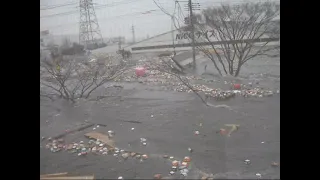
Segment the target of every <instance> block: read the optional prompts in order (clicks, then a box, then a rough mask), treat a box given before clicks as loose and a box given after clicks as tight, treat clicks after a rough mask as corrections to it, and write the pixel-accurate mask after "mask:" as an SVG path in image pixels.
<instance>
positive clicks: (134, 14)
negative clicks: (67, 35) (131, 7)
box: [46, 9, 160, 29]
mask: <svg viewBox="0 0 320 180" xmlns="http://www.w3.org/2000/svg"><path fill="white" fill-rule="evenodd" d="M150 11H153V12H154V11H159V10H158V9H152V10H148V11H142V12H133V13H127V14H123V15H119V16H112V17H108V18H101V19H100V20H99V21H100V22H101V21H102V20H110V19H114V18H121V17H125V16H136V15H146V14H143V13H145V12H150ZM154 15H160V14H150V15H148V16H154ZM74 24H78V22H74V23H69V24H63V25H58V26H51V27H47V28H46V29H52V28H57V27H63V26H69V25H74Z"/></svg>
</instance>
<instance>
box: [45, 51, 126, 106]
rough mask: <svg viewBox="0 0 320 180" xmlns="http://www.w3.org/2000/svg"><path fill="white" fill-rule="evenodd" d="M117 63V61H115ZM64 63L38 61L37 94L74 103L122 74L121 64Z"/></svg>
mask: <svg viewBox="0 0 320 180" xmlns="http://www.w3.org/2000/svg"><path fill="white" fill-rule="evenodd" d="M115 61H116V60H115ZM115 61H114V62H112V61H108V62H107V63H105V64H103V65H102V64H99V63H97V62H77V61H75V60H70V61H66V60H63V58H62V57H59V58H55V59H50V60H44V61H41V62H40V93H41V92H42V93H41V94H40V95H41V96H44V97H49V96H52V95H58V96H60V97H62V98H64V99H66V100H70V101H72V102H75V99H77V98H88V97H89V96H90V95H91V93H92V92H93V91H95V90H96V89H97V88H98V87H100V86H102V85H103V84H105V83H106V82H109V81H111V80H113V79H114V78H116V77H118V76H119V75H121V74H122V73H123V72H124V71H125V64H124V63H116V62H115Z"/></svg>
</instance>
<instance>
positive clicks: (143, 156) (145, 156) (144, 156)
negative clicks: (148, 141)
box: [141, 154, 149, 159]
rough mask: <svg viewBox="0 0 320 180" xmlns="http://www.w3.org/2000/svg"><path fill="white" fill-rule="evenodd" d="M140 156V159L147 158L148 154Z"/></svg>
mask: <svg viewBox="0 0 320 180" xmlns="http://www.w3.org/2000/svg"><path fill="white" fill-rule="evenodd" d="M141 157H142V159H148V158H149V157H148V155H146V154H144V155H142V156H141Z"/></svg>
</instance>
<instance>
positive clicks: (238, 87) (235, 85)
mask: <svg viewBox="0 0 320 180" xmlns="http://www.w3.org/2000/svg"><path fill="white" fill-rule="evenodd" d="M233 88H234V89H237V90H238V89H241V84H234V85H233Z"/></svg>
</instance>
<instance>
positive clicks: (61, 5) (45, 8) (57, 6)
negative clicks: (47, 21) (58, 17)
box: [40, 2, 78, 10]
mask: <svg viewBox="0 0 320 180" xmlns="http://www.w3.org/2000/svg"><path fill="white" fill-rule="evenodd" d="M76 4H78V2H70V3H65V4H59V5H51V6H47V7H44V8H40V10H48V9H55V8H59V7H65V6H70V5H76Z"/></svg>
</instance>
